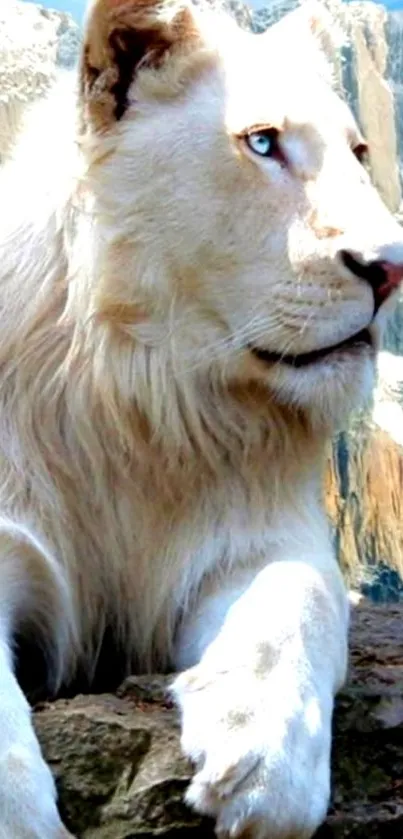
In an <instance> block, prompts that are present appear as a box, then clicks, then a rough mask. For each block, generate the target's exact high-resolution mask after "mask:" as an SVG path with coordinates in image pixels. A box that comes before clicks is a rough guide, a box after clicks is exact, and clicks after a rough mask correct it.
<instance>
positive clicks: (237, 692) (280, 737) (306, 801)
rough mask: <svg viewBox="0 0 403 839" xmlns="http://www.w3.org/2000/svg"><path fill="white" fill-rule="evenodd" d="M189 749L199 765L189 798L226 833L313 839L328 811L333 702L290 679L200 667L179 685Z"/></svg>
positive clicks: (184, 741) (176, 691)
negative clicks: (216, 671) (212, 671)
mask: <svg viewBox="0 0 403 839" xmlns="http://www.w3.org/2000/svg"><path fill="white" fill-rule="evenodd" d="M173 693H174V695H175V696H176V699H177V702H178V704H179V706H180V707H181V710H182V720H183V733H182V747H183V750H184V752H185V754H186V755H187V756H188V757H189V758H190V759H191V760H192V761H193V762H194V763H195V764H196V768H197V771H196V774H195V777H194V778H193V781H192V783H191V784H190V786H189V789H188V791H187V795H186V800H187V802H188V803H189V804H190V805H191V806H192V807H194V808H195V809H196V810H197V811H198V812H200V813H205V814H208V815H211V816H214V817H215V818H216V831H217V834H218V835H219V836H220V837H221V836H223V837H224V836H225V837H226V836H228V837H238V836H243V835H245V836H248V837H250V839H309V837H311V836H312V834H313V833H314V832H315V830H316V828H317V827H318V826H319V825H320V823H321V822H322V821H323V819H324V818H325V815H326V810H327V806H328V801H329V788H330V737H331V708H332V702H331V700H328V701H326V700H323V699H320V698H319V697H318V695H317V693H316V692H315V691H314V690H313V688H309V687H307V685H306V684H305V686H304V688H303V689H302V687H301V686H300V687H298V686H296V685H295V674H292V676H291V677H290V680H289V681H288V680H287V677H286V674H284V673H283V674H282V677H281V678H280V677H278V678H277V676H276V677H274V676H273V675H271V676H269V677H267V678H265V679H264V681H263V682H262V680H261V679H257V678H255V677H254V675H253V674H245V673H242V672H238V673H237V674H235V673H233V674H231V673H228V672H227V673H224V674H216V675H208V674H206V673H203V672H202V669H201V668H197V667H196V668H194V669H193V670H192V671H188V672H187V673H184V674H182V675H181V676H179V677H178V679H177V680H176V682H175V684H174V686H173Z"/></svg>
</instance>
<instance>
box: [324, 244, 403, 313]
mask: <svg viewBox="0 0 403 839" xmlns="http://www.w3.org/2000/svg"><path fill="white" fill-rule="evenodd" d="M339 256H340V259H341V261H342V263H343V265H344V266H345V267H346V268H348V270H349V271H351V273H352V274H354V275H355V276H356V277H359V279H360V280H365V281H366V282H367V283H369V285H370V286H371V288H372V291H373V294H374V301H375V313H374V314H376V312H377V311H378V309H379V307H380V306H382V303H384V302H385V300H387V298H388V297H389V296H390V295H391V294H392V292H393V291H395V289H396V288H397V287H398V286H399V285H400V283H401V282H402V280H403V265H393V264H392V262H387V261H386V260H376V261H374V262H363V261H360V260H359V259H357V257H356V256H355V255H354V254H353V253H352V252H351V251H346V250H342V251H340V252H339Z"/></svg>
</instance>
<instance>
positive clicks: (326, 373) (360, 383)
mask: <svg viewBox="0 0 403 839" xmlns="http://www.w3.org/2000/svg"><path fill="white" fill-rule="evenodd" d="M375 359H376V352H375V349H374V348H373V347H372V346H369V345H365V346H364V345H363V344H362V345H360V346H355V347H351V348H343V349H341V348H340V349H338V350H337V351H335V352H333V353H331V354H328V355H327V356H326V357H323V358H322V359H320V360H318V361H317V362H316V363H311V364H307V365H305V366H300V367H296V366H295V365H289V364H276V365H272V366H271V367H267V369H266V370H265V374H266V381H267V383H268V385H269V388H270V391H271V392H272V393H275V395H276V398H277V399H279V400H280V401H282V402H284V403H285V404H288V405H289V406H293V407H295V408H296V409H302V410H303V411H304V413H305V414H306V415H308V416H309V417H310V419H311V421H312V422H313V424H314V425H315V426H317V427H319V426H320V427H322V428H323V430H324V431H326V433H331V434H333V433H335V432H337V431H340V430H342V429H344V428H346V426H347V425H348V423H349V420H350V417H351V415H352V414H353V413H355V412H356V411H358V410H360V409H362V408H363V407H365V406H366V405H367V404H369V402H370V399H371V394H372V391H373V387H374V384H375ZM262 366H263V365H262ZM262 372H263V371H262Z"/></svg>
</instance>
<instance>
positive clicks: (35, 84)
mask: <svg viewBox="0 0 403 839" xmlns="http://www.w3.org/2000/svg"><path fill="white" fill-rule="evenodd" d="M79 42H80V35H79V29H78V27H77V25H76V24H75V23H74V21H73V20H72V18H71V17H70V15H68V14H65V13H63V12H54V11H51V10H49V9H44V8H42V7H41V6H38V5H36V4H34V3H25V2H24V3H22V2H19V0H1V2H0V162H2V161H3V160H5V159H6V158H7V156H8V155H9V153H10V151H11V148H12V146H13V143H14V141H15V138H16V136H17V134H18V131H19V128H20V125H21V118H22V116H23V113H24V110H25V108H26V106H27V105H28V104H29V103H30V102H32V101H34V100H35V99H36V98H38V97H39V96H41V95H43V94H44V93H45V92H46V91H47V90H48V89H49V87H50V85H51V84H52V82H53V81H54V80H55V78H56V74H57V73H58V72H61V71H63V70H64V71H66V70H68V69H69V68H70V67H72V66H73V64H74V62H75V60H76V57H77V53H78V45H79Z"/></svg>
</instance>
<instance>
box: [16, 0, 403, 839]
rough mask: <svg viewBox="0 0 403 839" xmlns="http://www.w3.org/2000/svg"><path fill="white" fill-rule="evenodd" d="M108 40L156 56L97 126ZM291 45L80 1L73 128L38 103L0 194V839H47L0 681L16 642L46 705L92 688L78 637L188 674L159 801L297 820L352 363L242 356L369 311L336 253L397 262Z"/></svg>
mask: <svg viewBox="0 0 403 839" xmlns="http://www.w3.org/2000/svg"><path fill="white" fill-rule="evenodd" d="M116 27H118V28H119V31H120V32H122V31H123V33H124V34H123V35H122V36H121V37H122V38H123V37H128V35H130V36H131V33H132V31H134V29H136V31H138V32H140V33H141V37H142V38H143V39H147V38H151V35H150V32H151V31H152V32H153V33H154V35H155V33H157V36H158V49H161V50H162V47H160V45H161V43H163V45H164V49H165V50H168V48H169V52H166V54H165V61H164V60H163V61H162V63H161V62H160V61H158V63H157V65H153V58H152V56H153V55H155V50H156V49H157V48H155V45H154V47H153V49H154V52H153V53H152V54H151V53H150V56H151V58H150V57H148V60H147V55H146V60H145V62H143V66H142V65H140V67H139V69H138V71H137V72H136V74H135V77H134V81H133V82H132V84H131V85H130V87H129V90H128V107H127V109H126V111H125V113H124V115H123V116H122V118H121V119H119V120H116V119H115V118H114V116H113V106H114V98H113V97H114V93H113V90H114V88H113V85H114V84H116V81H117V78H118V68H117V66H115V64H114V62H115V61H117V58H116V54H115V55H113V54H112V53H111V49H110V44H111V40H110V38H109V35H110V33H111V32H112V33H113V32H114V28H116ZM308 28H309V27H307V30H308ZM313 28H315V27H313ZM296 32H297V33H299V34H298V37H297V35H296ZM127 33H128V34H127ZM154 35H153V37H154ZM309 37H310V36H309ZM309 37H308V36H307V38H306V42H307V44H308V41H309ZM302 42H303V38H302V37H301V36H300V30H299V29H298V28H297V30H296V29H295V27H293V26H291V25H290V27H289V28H288V27H287V26H286V25H285V24H282V25H281V26H279V27H278V28H276V27H273V29H272V30H270V31H269V33H267V34H265V35H264V36H252V35H249V34H246V33H243V32H241V31H240V30H238V29H237V28H236V27H235V25H234V24H233V23H232V22H231V21H229V20H227V19H226V18H221V17H219V16H217V17H214V16H213V17H212V18H211V16H210V14H208V13H207V12H205V13H204V14H203V13H201V14H199V13H196V12H194V13H190V12H189V11H186V10H185V11H182V10H181V8H179V7H177V6H174V5H172V4H171V5H169V4H166V6H164V7H159V8H158V14H157V10H156V8H155V7H153V5H152V3H151V2H150V3H148V4H147V3H145V2H143V3H141V2H140V0H137V2H136V0H131V1H130V2H126V3H123V2H120V0H114V2H112V0H98V2H96V3H94V4H93V8H92V10H91V11H90V13H89V19H88V26H87V41H86V44H87V47H86V52H85V54H84V58H83V62H82V67H81V77H80V93H79V96H78V103H79V108H78V115H79V119H78V120H76V118H75V113H76V103H75V96H74V91H73V82H70V81H69V80H66V79H63V80H62V82H61V84H62V85H63V87H60V86H59V87H57V88H56V89H55V90H54V92H53V93H52V94H51V96H50V97H49V99H48V100H47V101H46V102H42V103H41V104H40V105H39V106H38V107H37V108H36V109H35V110H34V111H33V112H32V114H31V115H30V117H29V120H28V123H27V127H26V133H25V134H24V136H23V137H22V138H21V142H20V144H19V147H18V148H17V150H16V154H15V160H14V161H13V162H12V163H11V164H9V165H8V166H7V168H6V169H5V170H4V172H3V173H2V174H1V182H0V194H1V196H2V198H1V200H2V204H3V208H4V212H2V215H1V220H0V241H1V255H2V256H1V262H0V295H1V310H0V367H1V371H2V378H1V386H0V510H1V521H0V534H1V535H0V546H1V549H0V581H1V582H0V590H1V592H2V607H1V608H2V610H3V611H1V609H0V622H1V620H2V618H3V623H2V627H3V631H2V634H1V633H0V634H1V638H2V643H3V646H4V656H5V664H4V666H3V669H2V672H3V673H4V679H5V681H6V682H7V686H6V688H5V690H4V694H2V693H1V690H0V697H1V696H2V695H4V696H6V697H9V698H10V703H12V699H13V697H15V701H16V703H17V705H16V707H17V706H18V707H20V706H21V712H20V713H19V714H17V712H16V716H15V715H14V716H15V719H16V724H15V725H14V722H13V720H14V717H13V715H12V714H11V712H10V710H7V709H8V705H7V702H8V700H6V701H5V703H4V707H3V706H2V702H3V700H2V699H0V724H1V726H2V729H4V728H5V729H6V730H7V731H8V732H9V737H8V738H6V741H5V745H4V746H3V745H1V747H0V839H10V837H11V836H12V837H13V839H25V837H27V836H29V837H31V836H32V837H35V839H39V837H40V839H56V837H59V836H61V835H62V833H60V832H59V831H62V827H61V825H60V822H59V819H58V816H57V812H56V808H55V805H54V793H53V787H52V783H51V780H50V777H49V778H48V780H47V781H46V783H45V782H44V781H43V776H44V773H45V774H46V770H45V768H44V764H43V762H42V760H41V758H40V757H39V753H38V752H37V746H36V744H35V742H36V741H33V740H32V737H33V735H32V731H31V729H30V726H29V721H28V718H27V712H26V709H25V706H24V703H23V701H22V698H21V696H20V693H19V689H18V688H17V685H16V683H15V680H14V679H13V676H12V673H11V670H10V665H9V664H7V655H8V653H7V650H8V646H9V644H10V643H11V639H12V636H13V633H14V631H15V630H16V629H18V628H19V627H20V626H21V623H22V624H23V625H24V626H25V625H29V624H30V623H34V626H35V631H36V632H37V635H38V640H39V639H42V642H43V643H44V644H45V645H46V648H47V651H48V655H49V660H50V667H49V676H50V681H51V685H52V687H53V688H54V689H55V690H57V689H58V687H59V685H60V684H61V683H62V682H66V681H68V680H69V679H70V678H71V677H72V676H73V675H74V673H75V671H76V668H77V667H78V666H79V665H80V666H83V667H84V668H85V669H86V670H87V672H89V673H91V672H92V670H93V668H94V666H95V664H96V658H97V650H98V649H99V645H100V642H101V640H102V636H103V633H104V631H105V629H106V628H108V627H109V628H110V627H112V628H113V631H114V633H115V638H116V641H117V643H119V644H120V645H122V647H123V648H124V649H125V651H126V653H127V671H128V672H129V671H130V669H131V668H133V667H135V668H141V669H147V668H151V667H153V668H170V667H176V668H178V669H184V668H191V669H190V670H188V672H187V673H185V674H183V675H181V676H180V677H179V678H178V680H177V681H176V683H175V686H174V692H175V695H176V696H177V699H178V703H179V706H180V708H181V713H182V717H183V747H184V750H185V752H186V753H187V754H188V755H189V756H190V757H191V758H192V759H193V760H194V761H195V763H196V765H197V769H198V771H197V774H196V776H195V780H194V782H193V784H192V786H191V788H190V790H189V793H188V800H189V801H190V802H191V803H192V804H193V805H194V806H195V807H196V808H197V809H199V810H200V811H202V812H210V813H212V814H213V815H214V816H216V817H217V830H218V831H222V832H226V831H227V832H228V833H229V835H231V836H236V835H239V834H240V833H241V832H242V831H243V830H244V829H245V827H249V828H250V829H251V834H250V835H251V836H253V839H259V837H269V839H280V837H282V839H285V837H288V836H290V835H292V836H293V837H294V836H295V838H296V839H304V837H309V836H311V834H312V833H313V831H314V829H315V828H316V826H317V825H318V824H319V822H320V821H321V819H322V818H323V817H324V815H325V812H326V806H327V801H328V791H329V749H330V721H331V713H332V702H333V695H334V693H335V691H336V690H337V689H338V687H339V686H340V684H341V683H342V681H343V678H344V674H345V666H346V631H347V611H348V609H347V600H346V597H345V593H344V589H343V585H342V581H341V578H340V574H339V571H338V569H337V565H336V562H335V560H334V558H333V554H332V549H331V546H330V541H329V535H328V530H327V524H326V520H325V516H324V513H323V510H322V504H321V480H322V467H323V463H324V456H325V452H326V446H327V444H328V440H329V437H330V435H331V434H332V433H333V432H334V430H335V429H336V428H337V427H338V426H339V425H340V424H341V423H344V422H345V421H346V418H347V417H348V414H349V413H350V411H351V410H352V409H353V408H354V407H355V406H356V405H357V404H360V402H361V401H362V400H363V399H365V398H366V397H367V396H368V394H369V393H370V390H371V387H372V381H373V367H374V363H373V361H374V359H373V353H372V352H371V351H370V350H368V349H365V348H363V349H362V350H358V351H352V352H344V353H338V354H334V355H333V356H331V357H329V358H327V359H326V360H324V361H321V362H317V363H316V364H312V365H310V366H309V367H305V368H301V369H294V368H293V367H291V366H289V365H286V364H283V363H276V364H264V363H263V362H262V361H260V360H258V359H256V358H255V357H254V356H253V355H252V354H251V352H250V351H249V349H248V345H249V344H254V345H255V346H258V347H261V348H267V349H270V350H274V351H276V352H278V353H290V352H293V353H303V352H307V351H310V350H313V349H316V348H321V347H325V346H327V345H331V344H334V343H336V342H339V341H340V340H342V339H344V338H347V337H349V336H350V335H352V334H354V333H355V332H357V331H359V330H361V329H363V328H364V327H366V326H367V325H368V324H369V323H370V321H371V319H372V312H373V297H372V291H371V289H370V287H369V285H368V284H367V283H365V282H363V281H362V280H359V279H357V278H355V277H354V276H353V275H351V274H350V273H349V272H348V271H347V270H346V269H344V268H343V266H342V265H341V262H340V259H339V256H338V254H339V251H340V249H341V248H349V249H352V250H354V252H355V253H357V254H358V255H359V256H360V258H362V259H389V260H390V261H392V262H395V263H396V264H403V238H402V234H401V231H400V228H399V227H398V225H397V223H396V222H395V221H394V220H393V219H392V217H391V216H390V215H389V213H388V212H387V210H386V209H385V207H384V206H383V205H382V203H381V201H380V199H379V198H378V196H377V194H376V193H375V190H374V189H373V187H372V186H371V184H370V181H369V178H368V175H367V174H366V172H365V170H364V169H363V168H362V167H361V166H360V164H359V163H358V161H357V160H356V159H355V157H354V154H353V153H352V150H351V149H352V148H353V147H354V146H355V145H357V144H358V143H359V142H361V140H360V137H359V133H358V129H357V128H356V126H355V124H354V122H353V119H352V117H351V115H350V113H349V112H348V110H347V108H346V106H345V105H344V104H343V103H342V102H341V101H340V100H339V99H338V98H337V96H336V94H335V93H334V92H333V91H332V90H331V88H330V87H329V85H328V84H327V82H326V81H325V80H324V79H323V77H322V75H321V72H320V70H319V69H318V68H320V67H321V66H322V64H321V61H322V60H319V58H318V59H317V61H316V59H315V50H314V48H313V47H312V45H310V46H306V47H304V45H303V43H302ZM136 43H137V42H136ZM153 44H154V41H153ZM167 44H168V47H167ZM290 52H291V54H292V55H293V62H295V63H296V64H297V66H298V73H297V74H296V73H295V72H294V71H291V70H290V66H289V54H290ZM147 64H148V66H147ZM94 67H95V70H96V73H95V71H94ZM95 75H96V80H95V81H94V76H95ZM70 88H71V90H70ZM256 125H265V126H267V125H275V126H277V127H278V128H279V129H282V130H283V132H284V134H283V139H282V144H283V145H282V148H283V152H284V155H285V157H286V159H287V165H286V166H283V165H281V164H280V163H279V162H278V160H273V159H270V158H261V157H258V156H256V155H255V154H254V153H253V152H252V151H251V150H250V149H249V148H248V147H247V145H246V143H245V141H244V140H243V139H242V137H241V136H240V135H241V134H242V132H243V131H244V130H245V129H246V128H250V127H251V126H256ZM392 305H393V301H392V302H391V303H390V304H387V305H385V306H384V307H382V309H381V311H380V312H379V314H378V316H377V319H376V323H374V324H373V325H372V327H371V328H372V329H373V330H376V331H377V332H379V331H380V330H381V328H382V324H383V320H384V317H385V316H386V310H387V309H388V308H389V309H390V308H391V307H392ZM3 613H4V614H3ZM13 713H14V712H13ZM21 754H22V755H23V759H24V760H26V766H27V767H28V769H27V771H28V776H29V778H31V779H32V783H31V782H30V783H29V784H28V785H27V786H26V787H24V788H22V787H21V784H18V782H17V780H16V778H15V777H14V775H15V773H14V774H13V769H12V767H13V765H14V764H13V761H15V755H17V756H19V759H20V758H21ZM24 755H25V757H24ZM38 790H43V791H42V792H38ZM32 801H35V804H34V811H35V814H36V815H35V817H33V816H32V807H31V805H32ZM4 814H6V815H4Z"/></svg>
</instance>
